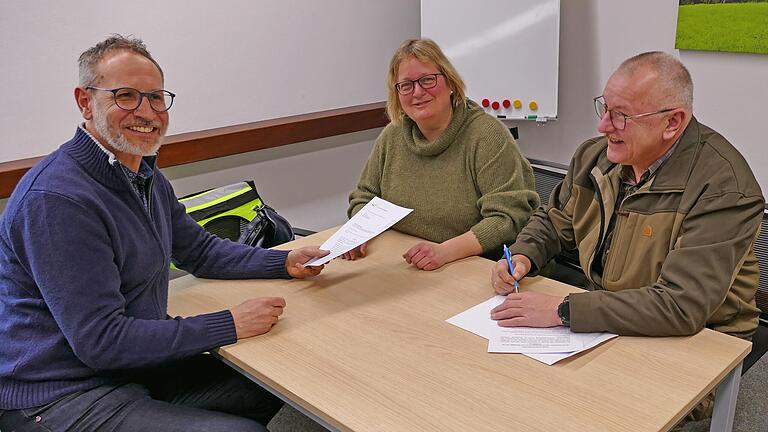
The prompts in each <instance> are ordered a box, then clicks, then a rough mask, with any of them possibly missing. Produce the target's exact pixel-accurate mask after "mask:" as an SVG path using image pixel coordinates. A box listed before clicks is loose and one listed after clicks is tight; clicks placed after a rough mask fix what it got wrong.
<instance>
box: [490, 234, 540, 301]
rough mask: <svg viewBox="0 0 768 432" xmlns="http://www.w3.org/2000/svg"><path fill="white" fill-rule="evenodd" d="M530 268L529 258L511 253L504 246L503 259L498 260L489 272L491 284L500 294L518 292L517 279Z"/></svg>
mask: <svg viewBox="0 0 768 432" xmlns="http://www.w3.org/2000/svg"><path fill="white" fill-rule="evenodd" d="M530 269H531V260H530V259H528V257H527V256H525V255H520V254H516V255H511V254H510V252H509V249H508V248H507V246H506V245H505V246H504V259H501V260H499V262H497V263H496V265H495V266H494V267H493V270H492V272H491V285H492V286H493V289H494V291H496V293H498V294H501V295H507V294H509V293H513V292H515V293H516V292H519V286H518V282H517V281H518V280H519V279H522V278H523V277H524V276H525V275H526V274H528V272H529V271H530Z"/></svg>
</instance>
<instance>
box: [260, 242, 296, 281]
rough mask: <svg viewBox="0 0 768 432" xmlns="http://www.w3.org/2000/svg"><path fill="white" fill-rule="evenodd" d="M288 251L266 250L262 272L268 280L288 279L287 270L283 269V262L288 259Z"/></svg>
mask: <svg viewBox="0 0 768 432" xmlns="http://www.w3.org/2000/svg"><path fill="white" fill-rule="evenodd" d="M289 252H290V251H285V250H275V249H268V250H267V259H266V260H265V265H264V272H265V273H266V274H267V275H268V276H267V277H269V278H274V279H278V278H281V279H290V278H291V276H290V275H289V274H288V269H287V268H286V267H285V261H286V259H288V253H289Z"/></svg>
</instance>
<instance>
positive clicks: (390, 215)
mask: <svg viewBox="0 0 768 432" xmlns="http://www.w3.org/2000/svg"><path fill="white" fill-rule="evenodd" d="M412 211H413V209H408V208H405V207H400V206H398V205H395V204H392V203H391V202H389V201H386V200H383V199H381V198H379V197H373V199H372V200H371V201H369V202H368V204H366V205H365V206H364V207H363V208H362V209H360V211H359V212H357V213H356V214H355V215H354V216H352V219H350V220H348V221H347V223H345V224H344V225H343V226H342V227H341V228H339V229H338V231H336V232H335V233H333V235H332V236H331V237H330V238H329V239H328V240H326V241H325V243H323V244H322V245H320V249H323V250H327V251H331V253H330V254H328V255H326V256H324V257H322V258H315V259H311V260H309V261H307V262H306V263H305V264H304V265H305V266H319V265H323V264H325V263H327V262H328V261H330V260H332V259H334V258H336V257H338V256H340V255H342V254H343V253H344V252H347V251H349V250H351V249H353V248H356V247H357V246H360V245H361V244H363V243H365V242H367V241H368V240H370V239H372V238H374V237H376V236H377V235H379V234H381V233H382V232H384V231H385V230H386V229H387V228H389V227H391V226H392V225H394V224H396V223H397V222H398V221H399V220H400V219H402V218H404V217H405V216H407V215H408V213H410V212H412Z"/></svg>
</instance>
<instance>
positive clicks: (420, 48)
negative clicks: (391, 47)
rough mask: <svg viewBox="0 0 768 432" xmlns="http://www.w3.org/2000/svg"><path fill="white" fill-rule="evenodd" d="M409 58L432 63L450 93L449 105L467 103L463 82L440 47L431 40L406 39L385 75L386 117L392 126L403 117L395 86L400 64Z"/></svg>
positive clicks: (390, 62) (403, 113)
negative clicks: (441, 75)
mask: <svg viewBox="0 0 768 432" xmlns="http://www.w3.org/2000/svg"><path fill="white" fill-rule="evenodd" d="M409 57H413V58H415V59H417V60H418V61H420V62H424V63H426V62H429V63H432V64H433V65H435V66H436V67H437V69H438V70H439V72H440V73H441V74H443V78H445V82H446V84H448V88H450V89H451V91H452V93H451V103H452V105H453V106H454V107H458V106H459V105H460V104H466V103H467V95H466V93H465V86H464V81H463V80H462V79H461V77H460V76H459V73H458V72H456V69H455V68H454V67H453V65H452V64H451V62H450V61H449V60H448V58H447V57H446V56H445V54H443V51H442V50H441V49H440V47H439V46H437V44H436V43H435V42H434V41H433V40H431V39H408V40H406V41H405V42H403V43H402V44H401V45H400V47H399V48H398V49H397V50H396V51H395V54H394V55H392V60H390V61H389V73H388V74H387V116H389V120H390V121H391V122H392V123H393V124H399V123H400V122H401V121H402V120H403V117H405V112H404V111H403V106H402V105H401V104H400V98H399V95H398V93H397V90H396V89H395V84H397V75H398V73H399V69H400V63H401V62H402V61H403V60H405V59H407V58H409Z"/></svg>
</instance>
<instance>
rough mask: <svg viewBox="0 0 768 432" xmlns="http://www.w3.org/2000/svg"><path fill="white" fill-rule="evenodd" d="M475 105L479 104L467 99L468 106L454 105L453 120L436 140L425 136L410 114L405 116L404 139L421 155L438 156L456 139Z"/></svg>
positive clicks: (408, 145) (409, 146)
mask: <svg viewBox="0 0 768 432" xmlns="http://www.w3.org/2000/svg"><path fill="white" fill-rule="evenodd" d="M473 105H475V106H476V105H477V104H475V103H474V102H472V101H469V100H467V106H465V105H464V104H459V106H457V107H454V108H453V114H452V115H451V122H450V123H448V127H446V128H445V130H444V131H443V133H442V134H440V136H439V137H437V139H436V140H435V141H434V142H429V141H427V139H426V138H424V135H423V134H422V133H421V130H419V127H418V126H417V125H416V122H414V121H413V120H411V119H410V118H409V117H408V116H406V117H404V118H403V139H404V140H405V144H406V146H407V147H408V148H409V149H410V150H411V151H412V152H414V153H416V154H417V155H419V156H437V155H439V154H440V153H442V152H444V151H445V150H446V149H447V148H448V147H450V146H451V144H453V142H454V141H455V140H456V136H457V135H458V134H459V131H461V129H462V128H463V127H464V124H465V122H466V120H467V114H468V111H469V110H471V108H472V106H473Z"/></svg>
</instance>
